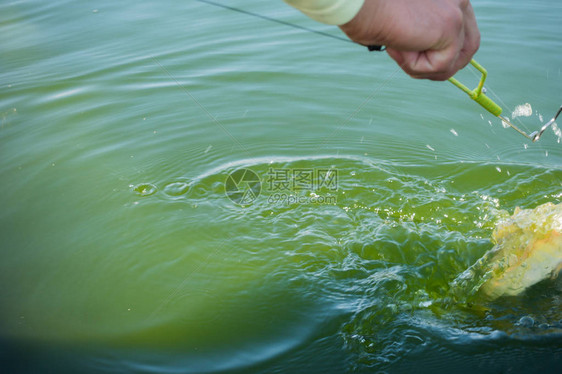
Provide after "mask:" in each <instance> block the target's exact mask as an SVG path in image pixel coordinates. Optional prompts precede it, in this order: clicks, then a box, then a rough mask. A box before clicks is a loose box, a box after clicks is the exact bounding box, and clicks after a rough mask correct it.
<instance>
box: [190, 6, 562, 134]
mask: <svg viewBox="0 0 562 374" xmlns="http://www.w3.org/2000/svg"><path fill="white" fill-rule="evenodd" d="M196 1H199V2H200V3H205V4H208V5H212V6H215V7H219V8H223V9H226V10H230V11H233V12H238V13H242V14H245V15H248V16H252V17H257V18H261V19H263V20H266V21H270V22H275V23H279V24H281V25H285V26H289V27H293V28H296V29H300V30H303V31H307V32H311V33H314V34H319V35H322V36H326V37H329V38H332V39H337V40H341V41H344V42H349V43H354V44H355V42H353V41H351V40H350V39H346V38H342V37H340V36H337V35H332V34H329V33H326V32H322V31H318V30H314V29H311V28H308V27H304V26H300V25H297V24H294V23H291V22H286V21H283V20H280V19H277V18H273V17H268V16H265V15H262V14H258V13H254V12H250V11H247V10H244V9H240V8H236V7H233V6H230V5H224V4H221V3H217V2H215V1H211V0H196ZM367 48H368V49H369V51H384V50H385V47H384V46H367ZM470 64H471V65H472V66H474V68H476V70H478V71H479V72H480V73H481V74H482V75H481V77H480V82H479V83H478V86H476V88H475V89H473V90H471V89H469V88H468V87H466V86H465V85H464V84H462V83H461V82H459V81H458V80H457V79H456V78H454V77H451V78H449V79H448V80H449V82H451V83H452V84H453V85H454V86H455V87H457V88H459V89H461V90H462V91H463V92H465V93H466V94H467V95H468V96H469V97H470V98H471V99H472V100H474V101H476V102H477V103H478V104H480V106H482V108H484V109H486V111H488V112H489V113H491V114H492V115H494V116H495V117H498V118H499V119H501V120H502V123H505V124H507V125H509V126H510V127H511V128H513V129H514V130H515V131H517V132H518V133H520V134H521V135H523V136H524V137H526V138H527V139H529V140H531V141H532V142H536V141H537V140H539V139H540V137H541V136H542V134H543V133H544V132H545V131H546V129H548V128H549V127H550V126H552V125H554V124H555V123H556V119H557V118H558V116H559V115H560V112H562V106H560V108H559V109H558V112H556V114H555V115H554V117H552V119H550V120H549V121H548V122H547V123H546V124H544V125H543V126H542V127H541V128H540V129H539V130H538V131H533V132H532V133H530V134H527V133H526V132H525V131H523V130H521V129H520V128H519V127H517V126H515V125H514V124H513V123H511V121H509V119H508V118H507V117H505V116H502V112H503V110H502V108H501V106H499V105H498V104H496V103H495V102H494V101H493V100H492V99H490V98H489V97H488V96H486V89H485V88H484V82H485V81H486V77H487V76H488V72H487V71H486V69H484V67H483V66H482V65H480V64H479V63H478V62H476V60H474V59H472V60H471V61H470Z"/></svg>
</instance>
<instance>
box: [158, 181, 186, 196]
mask: <svg viewBox="0 0 562 374" xmlns="http://www.w3.org/2000/svg"><path fill="white" fill-rule="evenodd" d="M188 190H189V184H187V183H185V182H174V183H170V184H168V185H167V186H166V187H164V193H165V194H166V195H170V196H180V195H183V194H185V193H186V192H187V191H188Z"/></svg>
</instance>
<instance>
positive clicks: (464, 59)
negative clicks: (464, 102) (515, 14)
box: [340, 0, 480, 80]
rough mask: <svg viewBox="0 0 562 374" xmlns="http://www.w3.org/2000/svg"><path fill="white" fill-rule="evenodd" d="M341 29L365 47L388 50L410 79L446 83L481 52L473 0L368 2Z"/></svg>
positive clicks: (383, 0) (377, 0)
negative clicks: (378, 47) (445, 81)
mask: <svg viewBox="0 0 562 374" xmlns="http://www.w3.org/2000/svg"><path fill="white" fill-rule="evenodd" d="M340 28H341V29H342V30H343V31H344V32H345V33H346V34H347V36H348V37H349V38H350V39H351V40H353V41H355V42H357V43H359V44H363V45H366V46H367V45H385V46H386V51H387V53H388V54H389V55H390V57H392V58H393V59H394V60H395V61H396V62H397V63H398V65H400V67H401V68H402V69H403V70H404V71H405V72H406V73H407V74H408V75H410V76H411V77H413V78H418V79H431V80H446V79H448V78H450V77H452V76H453V75H454V74H455V73H456V72H457V71H459V70H460V69H462V68H463V67H465V66H466V65H467V64H468V63H469V62H470V60H471V59H472V56H473V55H474V54H475V53H476V51H477V50H478V47H479V46H480V32H479V30H478V26H477V24H476V18H475V16H474V11H473V9H472V5H471V4H470V1H469V0H390V1H388V0H365V3H364V4H363V7H362V8H361V10H360V11H359V13H358V14H357V15H356V16H355V17H354V18H353V19H352V20H351V21H349V22H348V23H346V24H344V25H341V26H340Z"/></svg>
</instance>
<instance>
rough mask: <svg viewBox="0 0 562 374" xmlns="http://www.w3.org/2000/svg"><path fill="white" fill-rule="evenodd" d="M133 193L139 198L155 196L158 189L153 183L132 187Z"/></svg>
mask: <svg viewBox="0 0 562 374" xmlns="http://www.w3.org/2000/svg"><path fill="white" fill-rule="evenodd" d="M132 188H133V191H134V192H135V193H136V194H137V195H139V196H150V195H154V194H155V193H156V191H158V188H156V186H155V185H153V184H152V183H140V184H137V185H135V186H133V187H132Z"/></svg>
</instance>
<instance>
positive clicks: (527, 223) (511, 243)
mask: <svg viewBox="0 0 562 374" xmlns="http://www.w3.org/2000/svg"><path fill="white" fill-rule="evenodd" d="M492 243H493V244H494V246H493V248H492V249H490V250H489V251H488V252H486V253H485V254H484V255H483V256H482V257H481V258H480V259H478V260H477V261H476V262H475V263H474V264H473V265H472V266H471V267H469V268H468V269H467V270H466V271H464V272H463V273H461V274H460V275H458V276H457V278H456V279H455V280H454V281H453V282H452V287H453V288H454V289H457V290H459V289H461V290H463V292H466V293H467V294H468V295H470V296H473V295H479V296H483V297H485V298H488V299H491V300H493V299H496V298H498V297H502V296H517V295H520V294H521V293H523V292H524V291H525V290H526V289H528V288H529V287H531V286H532V285H534V284H536V283H538V282H540V281H542V280H544V279H547V278H556V277H557V276H558V275H559V273H560V271H561V270H562V203H561V204H553V203H545V204H542V205H540V206H538V207H536V208H534V209H520V208H516V209H515V211H514V212H513V214H512V215H511V216H510V215H509V214H508V213H507V212H505V214H504V215H503V218H501V219H500V220H499V221H498V223H497V224H496V227H495V229H494V232H493V234H492Z"/></svg>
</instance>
